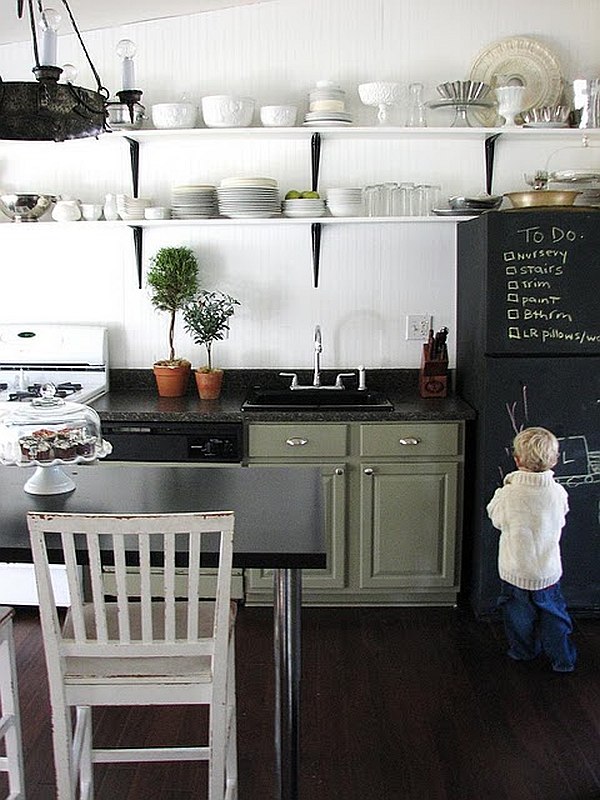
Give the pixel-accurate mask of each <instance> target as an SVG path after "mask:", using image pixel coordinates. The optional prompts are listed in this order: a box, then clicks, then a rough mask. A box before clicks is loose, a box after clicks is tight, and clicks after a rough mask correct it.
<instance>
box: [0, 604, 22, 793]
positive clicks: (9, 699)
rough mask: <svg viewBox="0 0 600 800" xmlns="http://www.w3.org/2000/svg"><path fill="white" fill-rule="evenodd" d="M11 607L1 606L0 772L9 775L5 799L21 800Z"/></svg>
mask: <svg viewBox="0 0 600 800" xmlns="http://www.w3.org/2000/svg"><path fill="white" fill-rule="evenodd" d="M13 615H14V611H13V609H12V608H7V607H6V606H0V706H1V710H2V716H0V739H4V744H5V748H6V750H5V752H6V755H5V756H0V772H6V773H7V774H8V791H9V794H8V796H7V798H6V800H24V798H25V790H24V787H23V747H22V744H21V722H20V718H19V697H18V690H17V669H16V663H15V643H14V639H13V624H12V618H13Z"/></svg>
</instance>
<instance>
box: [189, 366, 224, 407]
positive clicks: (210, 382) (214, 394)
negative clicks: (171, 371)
mask: <svg viewBox="0 0 600 800" xmlns="http://www.w3.org/2000/svg"><path fill="white" fill-rule="evenodd" d="M195 374H196V386H197V387H198V394H199V395H200V399H201V400H217V398H218V397H219V395H220V394H221V386H222V384H223V370H222V369H213V370H211V371H210V372H202V371H201V370H196V373H195Z"/></svg>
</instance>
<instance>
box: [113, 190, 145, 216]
mask: <svg viewBox="0 0 600 800" xmlns="http://www.w3.org/2000/svg"><path fill="white" fill-rule="evenodd" d="M153 205H154V201H153V200H151V199H149V198H147V197H129V196H128V195H126V194H118V195H117V211H118V213H119V216H120V217H121V219H144V212H145V210H146V209H147V208H148V207H149V206H153Z"/></svg>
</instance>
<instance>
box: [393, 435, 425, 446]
mask: <svg viewBox="0 0 600 800" xmlns="http://www.w3.org/2000/svg"><path fill="white" fill-rule="evenodd" d="M398 442H399V444H401V445H402V446H403V447H404V446H405V445H413V446H414V445H416V444H420V443H421V440H420V439H416V438H415V437H414V436H408V437H407V438H406V439H398Z"/></svg>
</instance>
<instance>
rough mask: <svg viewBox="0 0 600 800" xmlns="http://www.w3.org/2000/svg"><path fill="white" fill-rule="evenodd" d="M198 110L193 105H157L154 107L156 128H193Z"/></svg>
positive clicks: (153, 115)
mask: <svg viewBox="0 0 600 800" xmlns="http://www.w3.org/2000/svg"><path fill="white" fill-rule="evenodd" d="M197 117H198V109H197V108H196V106H195V105H194V104H193V103H157V104H156V105H153V106H152V124H153V125H154V127H155V128H193V127H194V125H195V124H196V119H197Z"/></svg>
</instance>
